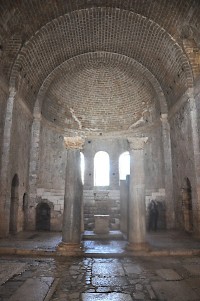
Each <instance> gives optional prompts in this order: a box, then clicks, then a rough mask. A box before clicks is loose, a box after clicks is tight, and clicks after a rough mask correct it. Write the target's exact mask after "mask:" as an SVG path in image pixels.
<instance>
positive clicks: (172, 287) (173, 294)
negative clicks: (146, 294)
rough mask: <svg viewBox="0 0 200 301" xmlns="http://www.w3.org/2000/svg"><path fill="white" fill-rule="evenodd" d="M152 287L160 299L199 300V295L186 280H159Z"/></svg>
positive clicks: (173, 300)
mask: <svg viewBox="0 0 200 301" xmlns="http://www.w3.org/2000/svg"><path fill="white" fill-rule="evenodd" d="M152 287H153V289H154V291H155V293H156V295H157V296H158V299H159V300H165V301H168V300H169V301H180V300H181V301H197V300H199V296H198V295H197V294H196V293H195V291H194V290H193V289H191V288H190V287H189V286H188V285H187V283H186V281H174V282H171V281H158V282H153V283H152Z"/></svg>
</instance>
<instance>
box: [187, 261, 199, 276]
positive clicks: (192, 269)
mask: <svg viewBox="0 0 200 301" xmlns="http://www.w3.org/2000/svg"><path fill="white" fill-rule="evenodd" d="M183 267H184V268H185V269H186V270H187V271H188V272H189V273H190V274H192V275H200V265H199V264H186V265H184V266H183Z"/></svg>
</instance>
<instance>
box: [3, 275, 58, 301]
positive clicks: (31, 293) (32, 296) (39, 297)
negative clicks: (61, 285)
mask: <svg viewBox="0 0 200 301" xmlns="http://www.w3.org/2000/svg"><path fill="white" fill-rule="evenodd" d="M53 281H54V278H53V277H40V278H29V279H27V280H26V281H25V282H24V283H23V284H22V286H20V288H18V290H17V291H16V292H15V294H14V295H12V297H11V298H10V299H9V301H22V300H23V301H43V300H44V298H45V297H46V295H47V293H48V291H49V289H50V287H51V285H52V283H53Z"/></svg>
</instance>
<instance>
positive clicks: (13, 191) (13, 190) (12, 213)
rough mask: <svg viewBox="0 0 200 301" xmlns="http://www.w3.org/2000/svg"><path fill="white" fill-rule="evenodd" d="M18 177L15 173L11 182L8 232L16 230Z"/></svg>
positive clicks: (12, 232) (11, 232) (13, 232)
mask: <svg viewBox="0 0 200 301" xmlns="http://www.w3.org/2000/svg"><path fill="white" fill-rule="evenodd" d="M18 190H19V178H18V175H17V174H15V175H14V177H13V179H12V184H11V200H10V222H9V233H10V234H15V233H16V232H17V215H18V205H19V192H18Z"/></svg>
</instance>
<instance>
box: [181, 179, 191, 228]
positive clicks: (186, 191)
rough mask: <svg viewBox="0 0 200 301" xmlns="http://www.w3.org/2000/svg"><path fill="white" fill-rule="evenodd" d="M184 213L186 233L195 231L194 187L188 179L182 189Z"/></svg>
mask: <svg viewBox="0 0 200 301" xmlns="http://www.w3.org/2000/svg"><path fill="white" fill-rule="evenodd" d="M182 212H183V224H184V229H185V231H186V232H192V231H193V212H192V187H191V183H190V180H189V179H188V178H185V179H184V187H183V188H182Z"/></svg>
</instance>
